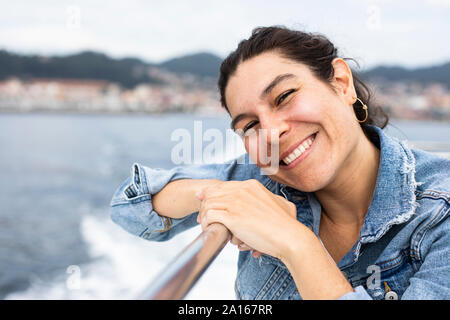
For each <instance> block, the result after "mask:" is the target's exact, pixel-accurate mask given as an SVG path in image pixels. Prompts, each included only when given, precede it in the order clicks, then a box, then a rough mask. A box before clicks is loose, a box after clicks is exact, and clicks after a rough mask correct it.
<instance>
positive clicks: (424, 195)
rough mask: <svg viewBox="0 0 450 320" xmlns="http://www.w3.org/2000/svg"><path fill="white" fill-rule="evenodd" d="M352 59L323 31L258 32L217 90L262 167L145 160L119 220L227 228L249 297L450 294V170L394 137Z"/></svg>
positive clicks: (126, 224) (126, 186) (116, 215)
mask: <svg viewBox="0 0 450 320" xmlns="http://www.w3.org/2000/svg"><path fill="white" fill-rule="evenodd" d="M346 60H348V59H344V58H340V57H338V55H337V49H336V48H335V47H334V45H333V44H332V43H331V42H330V41H329V40H328V39H327V38H326V37H324V36H322V35H316V34H310V33H304V32H300V31H295V30H289V29H287V28H284V27H267V28H257V29H255V30H254V31H253V34H252V35H251V37H250V38H249V39H247V40H243V41H242V42H241V43H240V44H239V45H238V48H237V49H236V50H235V51H234V52H232V53H231V54H230V55H229V56H228V57H227V58H226V59H225V60H224V61H223V63H222V66H221V70H220V78H219V83H218V84H219V90H220V93H221V103H222V105H223V107H224V108H225V109H226V110H227V111H228V113H229V114H230V116H231V119H232V121H231V126H232V128H233V129H234V130H236V131H237V132H239V133H241V137H242V139H243V142H244V145H245V148H246V151H247V156H246V157H248V158H250V159H251V160H252V161H253V164H247V162H246V163H245V164H241V163H238V162H237V161H232V162H231V163H227V164H211V165H201V166H195V167H181V166H180V167H175V168H173V169H171V170H161V169H152V168H149V167H145V166H141V165H139V164H135V165H134V166H133V169H132V175H131V177H130V178H128V179H127V180H126V181H125V182H124V183H123V184H122V185H121V186H120V187H119V188H118V190H117V191H116V193H115V194H114V196H113V199H112V202H111V205H112V208H111V218H112V219H113V220H114V221H115V222H116V223H118V224H120V225H121V226H122V227H123V228H124V229H126V230H127V231H129V232H131V233H133V234H135V235H138V236H140V237H142V238H144V239H148V240H155V241H163V240H167V239H169V238H171V237H173V236H174V235H176V234H177V233H179V232H181V231H183V230H186V229H187V228H190V227H192V226H194V225H196V223H200V224H201V226H202V228H203V229H204V228H206V227H207V226H208V225H209V224H211V223H222V224H223V225H225V226H226V227H227V228H228V229H229V230H230V231H231V233H232V235H233V236H232V240H231V242H232V243H233V244H236V245H238V248H239V250H240V252H239V260H238V275H237V279H236V285H235V290H236V296H237V297H238V298H243V299H300V298H303V299H372V298H373V299H382V298H386V299H392V298H403V299H423V298H425V299H449V298H450V280H449V278H448V273H449V272H450V267H449V266H450V264H449V262H450V246H449V245H450V231H449V230H450V228H449V220H448V219H447V218H448V215H449V210H450V204H449V193H450V162H449V161H448V160H446V159H444V158H439V157H437V156H435V155H432V154H430V153H426V152H424V151H421V150H415V149H410V148H409V147H407V146H406V145H405V144H404V143H402V142H400V141H398V140H396V139H394V138H391V137H389V136H387V135H386V134H385V133H384V132H383V131H382V128H383V127H384V126H385V125H386V123H387V117H386V116H385V115H384V113H383V112H382V111H381V109H380V108H378V107H376V106H374V105H373V104H372V103H371V97H370V92H369V90H368V88H367V86H365V85H364V83H363V82H361V81H360V80H359V79H358V78H357V76H356V75H355V73H354V72H352V70H351V69H350V67H349V66H348V64H347V62H346ZM263 131H266V132H270V133H271V134H270V135H269V136H268V137H267V139H266V140H263V139H262V136H263V135H262V132H263ZM269 137H270V138H269ZM262 141H263V143H264V144H266V147H267V149H266V150H274V149H272V147H273V146H274V145H276V146H277V148H276V149H275V150H278V151H277V152H276V154H273V152H272V151H271V153H272V154H270V155H269V158H270V159H271V160H272V161H275V162H276V164H277V165H278V164H279V168H278V170H276V171H275V172H272V173H271V174H270V175H265V174H263V170H262V169H264V168H265V167H266V166H267V165H268V164H267V163H266V162H264V161H262V159H261V158H260V153H259V152H255V149H258V148H260V147H261V142H262ZM256 151H257V150H256ZM274 159H276V160H274ZM269 165H270V164H269ZM272 165H273V164H272Z"/></svg>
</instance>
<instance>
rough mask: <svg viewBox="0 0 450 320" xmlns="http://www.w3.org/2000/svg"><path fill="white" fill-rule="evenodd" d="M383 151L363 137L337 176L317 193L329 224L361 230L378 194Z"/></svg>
mask: <svg viewBox="0 0 450 320" xmlns="http://www.w3.org/2000/svg"><path fill="white" fill-rule="evenodd" d="M379 163H380V150H379V149H378V148H377V147H375V146H374V145H373V144H372V143H371V142H370V141H369V139H368V138H367V137H366V136H364V137H362V138H361V139H360V140H359V142H358V144H357V147H356V148H355V149H354V151H353V152H352V153H351V155H350V156H349V157H348V158H347V161H346V162H345V164H344V166H343V167H342V168H341V169H340V171H339V173H338V175H337V176H336V178H335V179H334V180H333V182H332V183H330V184H329V185H328V186H327V187H326V188H324V189H322V190H319V191H317V192H315V195H316V197H317V199H318V200H319V202H320V204H321V205H322V210H323V213H324V214H325V215H326V218H327V220H329V222H331V223H333V224H335V225H340V226H347V227H355V228H356V227H357V228H358V232H359V229H360V228H361V226H362V224H363V222H364V219H365V216H366V213H367V210H368V209H369V206H370V203H371V201H372V197H373V194H374V191H375V185H376V181H377V175H378V166H379Z"/></svg>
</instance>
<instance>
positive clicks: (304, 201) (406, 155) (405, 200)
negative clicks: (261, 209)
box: [111, 127, 450, 300]
mask: <svg viewBox="0 0 450 320" xmlns="http://www.w3.org/2000/svg"><path fill="white" fill-rule="evenodd" d="M371 129H372V130H373V132H374V135H373V136H374V137H375V138H373V141H372V142H373V143H374V144H375V145H376V146H377V147H378V148H380V151H381V152H380V155H381V156H380V165H379V170H378V177H377V182H376V187H375V192H374V196H373V199H372V203H371V205H370V207H369V210H368V212H367V215H366V218H365V221H364V224H363V226H362V228H361V231H360V234H359V238H358V240H357V242H356V243H355V244H354V246H353V248H352V249H351V250H350V251H349V252H347V253H346V254H345V255H344V257H343V258H342V259H341V260H340V261H339V262H338V263H337V265H338V267H339V268H340V270H341V271H342V273H343V274H344V275H345V277H346V278H347V279H348V281H349V282H350V284H351V285H352V287H353V288H354V291H353V292H350V293H348V294H345V295H344V296H342V297H341V299H450V219H448V216H449V208H450V203H449V199H450V160H448V159H444V158H441V157H438V156H435V155H433V154H431V153H428V152H424V151H421V150H416V149H411V148H409V147H408V146H407V145H406V144H405V143H404V142H401V141H398V140H397V139H395V138H392V137H389V136H387V135H386V134H385V133H384V132H383V131H382V130H381V129H379V128H377V127H371ZM244 156H245V158H246V161H245V164H241V163H242V162H243V161H238V159H235V160H233V161H231V162H229V163H225V164H205V165H195V166H179V167H174V168H173V169H170V170H163V169H153V168H149V167H145V166H142V165H140V164H137V163H136V164H134V165H133V167H132V170H131V176H130V177H129V178H128V179H127V180H126V181H125V182H124V183H123V184H122V185H121V186H120V187H119V188H118V189H117V191H116V192H115V194H114V196H113V198H112V201H111V219H112V220H113V221H114V222H115V223H117V224H119V225H120V226H121V227H123V228H124V229H125V230H127V231H128V232H130V233H132V234H134V235H136V236H139V237H142V238H144V239H147V240H154V241H164V240H168V239H170V238H171V237H173V236H175V235H176V234H178V233H179V232H182V231H183V230H186V229H188V228H190V227H193V226H195V225H196V224H197V222H196V217H197V214H198V213H197V212H195V213H192V214H190V215H188V216H186V217H184V218H181V219H174V218H167V217H164V216H160V215H159V214H158V213H157V212H155V211H154V210H153V207H152V195H153V194H156V193H157V192H159V191H160V190H161V189H162V188H163V187H164V186H165V185H166V184H167V183H169V182H170V181H174V180H178V179H220V180H224V181H225V180H241V181H242V180H248V179H257V180H258V181H260V182H261V183H262V184H263V185H264V186H265V187H266V188H267V189H268V190H270V191H271V192H273V193H275V194H277V195H282V196H284V197H285V198H286V199H287V200H289V201H291V202H293V203H294V204H295V205H296V207H297V219H298V221H300V222H301V223H303V224H305V225H306V226H308V227H310V228H311V229H312V230H313V231H314V233H315V234H316V235H317V236H318V234H319V223H320V213H321V207H320V203H319V202H318V200H317V199H316V197H315V196H314V193H305V192H301V191H299V190H295V189H293V188H291V187H288V186H285V185H282V184H280V183H278V182H276V181H274V180H272V179H270V177H269V176H267V175H264V174H262V172H261V171H260V169H259V168H258V167H257V166H256V165H255V164H253V163H249V159H248V155H244ZM241 160H242V158H241ZM235 293H236V296H237V298H238V299H271V300H274V299H301V297H300V295H299V293H298V291H297V289H296V285H295V282H294V280H293V278H292V276H291V274H290V273H289V271H288V269H287V268H286V266H285V265H284V264H283V263H282V262H281V261H280V260H278V259H276V258H274V257H271V256H269V255H263V256H261V257H260V258H253V257H252V255H251V253H250V252H249V251H240V252H239V258H238V273H237V277H236V281H235Z"/></svg>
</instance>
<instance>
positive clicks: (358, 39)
mask: <svg viewBox="0 0 450 320" xmlns="http://www.w3.org/2000/svg"><path fill="white" fill-rule="evenodd" d="M0 8H1V11H0V49H6V50H10V51H14V52H18V53H26V54H43V55H64V54H70V53H75V52H79V51H82V50H95V51H101V52H104V53H106V54H108V55H110V56H112V57H114V58H120V57H137V58H141V59H143V60H145V61H148V62H155V63H158V62H161V61H164V60H167V59H170V58H173V57H177V56H181V55H185V54H191V53H196V52H205V51H207V52H211V53H214V54H216V55H218V56H220V57H222V58H224V57H225V56H226V55H227V54H228V53H229V52H231V51H232V50H234V49H235V48H236V46H237V44H238V42H239V41H240V40H242V39H245V38H248V37H249V35H250V34H251V31H252V29H253V28H255V27H258V26H269V25H284V26H286V27H290V28H294V29H297V30H302V31H307V32H319V33H322V34H324V35H326V36H327V37H328V38H329V39H330V40H331V41H332V42H333V43H334V44H335V45H336V46H337V47H338V48H339V52H340V54H341V56H342V57H352V58H355V59H356V60H357V61H358V63H359V64H360V66H361V68H362V69H365V68H371V67H374V66H377V65H389V66H392V65H398V66H404V67H407V68H415V67H420V66H430V65H437V64H440V63H444V62H448V61H450V41H449V40H448V39H449V38H450V0H421V1H418V0H372V1H369V0H339V1H337V0H323V1H322V0H314V1H311V0H309V1H303V0H296V1H291V0H277V1H274V0H259V1H257V0H240V1H238V0H221V1H217V0H164V1H161V0H146V1H145V0H141V1H139V0H126V1H115V0H110V1H106V0H105V1H98V0H83V1H81V0H79V1H77V0H71V1H67V0H59V1H49V0H40V1H24V0H14V1H10V0H9V1H4V0H0Z"/></svg>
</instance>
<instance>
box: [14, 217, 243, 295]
mask: <svg viewBox="0 0 450 320" xmlns="http://www.w3.org/2000/svg"><path fill="white" fill-rule="evenodd" d="M80 228H81V233H82V236H83V238H84V240H85V243H86V245H87V246H88V248H89V255H90V256H91V257H92V262H90V263H88V264H80V265H78V266H75V267H70V266H68V269H67V270H63V271H62V272H61V273H60V274H58V275H57V276H56V277H55V278H54V279H53V280H52V281H51V282H47V281H42V280H41V279H39V278H37V279H34V280H33V282H32V285H31V286H30V287H29V288H28V289H27V290H25V291H22V292H15V293H11V294H9V295H8V296H7V297H6V299H30V300H33V299H43V300H53V299H63V300H66V299H67V300H72V299H135V298H136V297H137V296H138V294H139V293H141V292H142V290H144V289H145V288H146V287H147V286H148V285H149V284H150V283H151V282H152V280H153V279H154V278H155V277H156V276H157V275H158V274H159V273H160V272H161V271H162V270H163V269H164V267H165V266H166V265H167V264H168V263H169V262H170V261H171V260H172V259H173V258H174V257H175V256H176V255H177V254H178V253H179V252H180V251H181V250H182V249H183V248H184V247H185V246H186V245H187V244H189V243H190V242H191V241H192V240H193V239H194V238H195V237H196V236H197V235H198V234H199V233H200V232H201V229H200V227H195V228H193V229H191V230H187V231H185V232H183V233H181V234H179V235H177V236H175V237H174V238H173V239H171V240H169V241H166V242H150V241H147V240H143V239H140V238H138V237H136V236H133V235H131V234H128V233H127V232H125V231H124V230H123V229H121V228H120V227H119V226H117V225H115V224H114V223H113V222H111V221H110V220H109V219H99V218H97V217H96V216H93V215H86V216H84V217H83V219H82V223H81V227H80ZM237 256H238V251H237V249H236V247H235V246H233V245H231V244H229V245H227V246H226V247H225V248H224V250H223V251H222V253H221V254H220V255H219V256H218V257H217V258H216V260H215V261H214V262H213V263H212V264H211V266H210V267H209V269H208V270H207V271H206V272H205V274H204V275H203V277H202V278H200V280H199V281H198V282H197V284H196V285H195V286H194V288H193V289H192V290H191V291H190V293H189V294H188V295H187V297H186V299H187V300H189V299H208V300H214V299H235V296H234V289H233V288H234V279H235V277H236V270H237ZM73 270H75V271H80V273H74V271H73Z"/></svg>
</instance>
